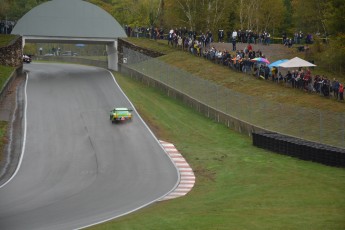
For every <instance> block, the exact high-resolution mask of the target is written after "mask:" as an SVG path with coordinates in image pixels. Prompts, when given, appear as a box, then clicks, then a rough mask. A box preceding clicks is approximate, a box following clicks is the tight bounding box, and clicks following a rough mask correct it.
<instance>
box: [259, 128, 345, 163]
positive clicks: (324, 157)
mask: <svg viewBox="0 0 345 230" xmlns="http://www.w3.org/2000/svg"><path fill="white" fill-rule="evenodd" d="M252 137H253V145H254V146H257V147H259V148H263V149H266V150H270V151H272V152H276V153H279V154H283V155H288V156H291V157H296V158H299V159H302V160H307V161H313V162H318V163H321V164H324V165H329V166H336V167H345V149H341V148H337V147H333V146H328V145H324V144H319V143H315V142H311V141H306V140H302V139H299V138H295V137H290V136H286V135H282V134H279V133H274V132H253V134H252Z"/></svg>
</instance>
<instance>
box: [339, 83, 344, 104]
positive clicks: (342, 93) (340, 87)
mask: <svg viewBox="0 0 345 230" xmlns="http://www.w3.org/2000/svg"><path fill="white" fill-rule="evenodd" d="M339 100H341V101H343V100H344V84H342V83H340V84H339Z"/></svg>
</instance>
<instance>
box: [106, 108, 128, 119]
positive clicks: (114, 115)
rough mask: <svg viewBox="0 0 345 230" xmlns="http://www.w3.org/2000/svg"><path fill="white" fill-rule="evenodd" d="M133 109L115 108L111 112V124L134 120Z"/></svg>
mask: <svg viewBox="0 0 345 230" xmlns="http://www.w3.org/2000/svg"><path fill="white" fill-rule="evenodd" d="M132 111H133V110H132V109H129V108H115V109H113V110H111V111H110V120H111V122H113V123H114V122H119V121H125V120H131V119H132V113H131V112H132Z"/></svg>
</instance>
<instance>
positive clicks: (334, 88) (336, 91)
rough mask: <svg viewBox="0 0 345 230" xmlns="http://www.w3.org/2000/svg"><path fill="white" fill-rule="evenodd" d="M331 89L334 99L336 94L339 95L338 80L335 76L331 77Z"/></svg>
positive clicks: (336, 97) (336, 96)
mask: <svg viewBox="0 0 345 230" xmlns="http://www.w3.org/2000/svg"><path fill="white" fill-rule="evenodd" d="M332 91H333V96H334V97H335V99H338V96H339V82H338V81H337V79H335V78H334V79H333V82H332Z"/></svg>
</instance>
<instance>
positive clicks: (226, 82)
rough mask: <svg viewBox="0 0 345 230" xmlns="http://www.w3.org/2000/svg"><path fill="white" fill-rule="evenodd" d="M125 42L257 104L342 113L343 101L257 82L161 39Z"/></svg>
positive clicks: (251, 77)
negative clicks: (169, 44)
mask: <svg viewBox="0 0 345 230" xmlns="http://www.w3.org/2000/svg"><path fill="white" fill-rule="evenodd" d="M127 40H128V41H129V42H131V43H134V44H136V45H138V46H140V47H145V48H148V49H152V50H155V51H158V52H162V53H165V54H166V55H164V56H162V57H159V58H158V59H160V60H161V61H163V62H165V63H167V64H170V65H172V66H175V67H177V68H179V69H182V70H185V71H187V72H189V73H192V74H194V75H195V76H198V77H200V78H203V79H207V80H210V81H213V82H215V83H217V84H219V85H223V86H225V87H227V88H229V89H232V90H234V91H237V92H240V93H243V94H246V95H250V96H252V97H253V98H254V99H255V100H258V101H261V100H267V101H273V102H277V103H283V104H288V105H292V106H299V107H304V108H314V109H319V110H323V111H330V112H332V111H333V112H343V111H344V104H345V102H339V101H336V100H335V99H334V98H333V97H324V96H320V95H318V94H316V93H307V92H304V91H303V90H297V89H293V88H291V87H290V86H289V85H286V84H276V83H273V82H272V81H264V80H258V79H256V78H255V77H253V76H251V75H246V74H243V73H241V72H237V71H233V70H232V69H229V68H228V67H225V66H222V65H219V64H215V63H213V62H211V61H209V60H205V59H204V58H200V57H195V56H193V55H191V54H189V53H187V52H183V51H179V50H177V49H176V48H172V47H170V46H168V45H167V43H166V41H165V40H157V41H154V40H149V39H138V38H127ZM266 48H267V47H266ZM273 49H274V50H273ZM268 51H271V55H273V54H274V52H278V51H279V52H281V53H284V52H286V55H287V56H286V57H288V55H291V54H290V53H288V52H289V50H288V49H287V48H284V47H281V46H279V45H278V46H276V47H274V48H273V46H272V50H268ZM268 51H267V52H268ZM281 55H283V54H281ZM153 68H154V66H153ZM167 71H168V70H167ZM313 74H325V75H326V76H333V75H332V74H331V73H327V72H325V71H324V70H321V69H319V68H318V67H317V68H315V70H313ZM337 79H338V80H340V81H342V82H344V81H345V76H337Z"/></svg>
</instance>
